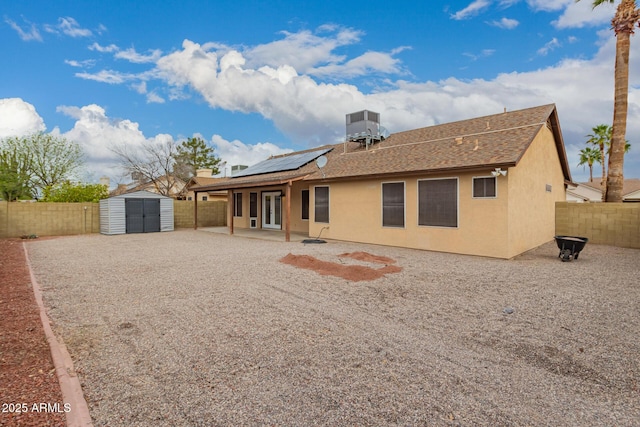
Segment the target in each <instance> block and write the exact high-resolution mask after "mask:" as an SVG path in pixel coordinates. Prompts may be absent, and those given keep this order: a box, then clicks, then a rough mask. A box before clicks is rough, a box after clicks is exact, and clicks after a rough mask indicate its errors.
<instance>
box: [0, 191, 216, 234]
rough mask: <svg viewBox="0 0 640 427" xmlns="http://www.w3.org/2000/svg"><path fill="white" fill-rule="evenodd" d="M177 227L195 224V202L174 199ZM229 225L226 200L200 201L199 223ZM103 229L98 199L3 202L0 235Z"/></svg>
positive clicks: (0, 212) (0, 209)
mask: <svg viewBox="0 0 640 427" xmlns="http://www.w3.org/2000/svg"><path fill="white" fill-rule="evenodd" d="M173 206H174V227H175V228H193V220H194V215H193V208H194V202H188V201H180V200H176V201H174V204H173ZM226 225H227V202H224V201H211V202H209V201H207V202H202V201H200V202H198V227H222V226H226ZM99 232H100V204H99V203H41V202H38V203H35V202H33V203H32V202H28V203H25V202H11V203H8V202H0V238H6V237H21V236H23V235H31V234H35V235H37V236H64V235H74V234H87V233H99Z"/></svg>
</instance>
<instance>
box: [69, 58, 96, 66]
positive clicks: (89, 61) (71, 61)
mask: <svg viewBox="0 0 640 427" xmlns="http://www.w3.org/2000/svg"><path fill="white" fill-rule="evenodd" d="M64 63H65V64H67V65H70V66H72V67H76V68H91V67H93V66H94V65H96V61H95V59H85V60H84V61H76V60H75V59H65V60H64Z"/></svg>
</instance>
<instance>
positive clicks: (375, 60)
mask: <svg viewBox="0 0 640 427" xmlns="http://www.w3.org/2000/svg"><path fill="white" fill-rule="evenodd" d="M404 49H405V48H398V49H394V51H393V52H391V53H385V52H371V51H370V52H366V53H364V54H362V55H360V56H358V57H357V58H354V59H351V60H349V61H347V62H345V63H343V64H331V65H325V66H321V67H317V68H313V69H310V70H309V71H308V74H310V75H312V76H329V77H331V78H340V77H345V78H350V77H357V76H364V75H368V74H372V73H384V74H404V73H405V72H404V71H403V69H402V67H401V66H400V64H401V62H400V60H399V59H396V58H394V57H393V55H394V54H396V53H400V52H402V50H404Z"/></svg>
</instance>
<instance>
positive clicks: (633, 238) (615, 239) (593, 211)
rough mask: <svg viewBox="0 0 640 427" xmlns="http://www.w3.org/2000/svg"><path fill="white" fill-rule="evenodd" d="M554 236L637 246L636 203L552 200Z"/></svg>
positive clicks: (639, 212) (639, 219)
mask: <svg viewBox="0 0 640 427" xmlns="http://www.w3.org/2000/svg"><path fill="white" fill-rule="evenodd" d="M556 235H562V236H579V237H587V238H588V239H589V243H595V244H601V245H611V246H619V247H623V248H637V249H640V203H572V202H558V203H556Z"/></svg>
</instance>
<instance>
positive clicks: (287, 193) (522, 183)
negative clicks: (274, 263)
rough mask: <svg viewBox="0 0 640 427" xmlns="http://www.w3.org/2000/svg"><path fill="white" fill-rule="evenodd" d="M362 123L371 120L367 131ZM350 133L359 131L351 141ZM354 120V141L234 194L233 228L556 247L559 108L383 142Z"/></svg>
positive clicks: (563, 164) (562, 181)
mask: <svg viewBox="0 0 640 427" xmlns="http://www.w3.org/2000/svg"><path fill="white" fill-rule="evenodd" d="M363 122H364V123H363ZM350 125H352V126H353V125H357V127H356V130H359V129H363V131H358V132H356V133H352V132H350V131H349V126H350ZM378 125H379V115H378V114H377V113H373V112H367V111H364V112H359V113H353V114H350V115H347V138H346V140H345V142H343V143H338V144H332V145H325V146H322V147H317V148H314V149H310V150H304V151H299V152H294V153H290V154H286V155H281V156H275V157H271V158H269V159H267V160H265V161H263V162H260V163H258V164H256V165H253V166H251V167H249V168H248V169H246V170H244V171H242V172H241V173H239V174H236V175H235V176H233V177H229V178H226V179H223V180H220V181H218V182H216V183H214V184H210V185H200V186H193V187H191V188H190V190H193V191H194V193H195V194H198V193H200V192H208V191H219V190H226V191H227V192H228V195H229V196H228V200H229V214H228V215H229V221H228V224H229V225H228V227H229V228H230V231H231V233H233V229H234V228H256V229H276V230H282V231H283V232H284V233H285V235H286V238H287V240H288V238H289V234H290V233H291V232H292V231H293V232H299V233H305V234H307V235H308V236H310V237H317V236H319V235H321V237H322V238H323V239H324V238H327V239H336V240H344V241H352V242H362V243H373V244H380V245H390V246H400V247H407V248H415V249H425V250H433V251H444V252H452V253H460V254H470V255H480V256H488V257H496V258H505V259H508V258H512V257H514V256H516V255H518V254H521V253H522V252H525V251H527V250H529V249H532V248H535V247H536V246H539V245H541V244H543V243H546V242H548V241H550V240H552V239H553V236H554V232H555V203H556V202H558V201H564V200H565V188H566V186H567V185H568V184H569V183H571V175H570V170H569V165H568V163H567V156H566V152H565V148H564V143H563V139H562V132H561V130H560V122H559V119H558V113H557V110H556V107H555V105H553V104H550V105H542V106H538V107H533V108H527V109H523V110H519V111H511V112H506V111H505V112H503V113H500V114H495V115H490V116H485V117H478V118H473V119H469V120H462V121H458V122H453V123H446V124H440V125H435V126H430V127H425V128H420V129H415V130H409V131H404V132H398V133H394V134H391V135H390V136H388V137H385V135H381V133H380V131H379V128H378V127H377V126H378Z"/></svg>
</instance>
